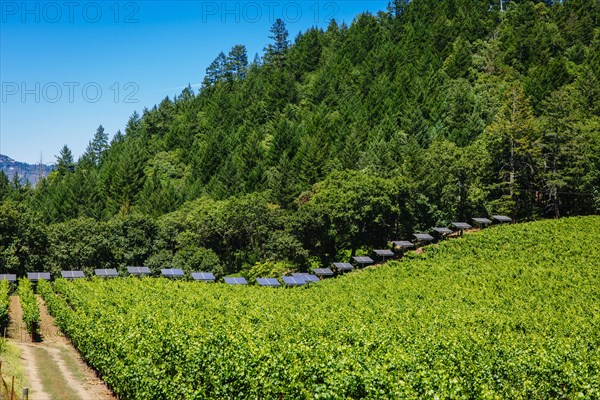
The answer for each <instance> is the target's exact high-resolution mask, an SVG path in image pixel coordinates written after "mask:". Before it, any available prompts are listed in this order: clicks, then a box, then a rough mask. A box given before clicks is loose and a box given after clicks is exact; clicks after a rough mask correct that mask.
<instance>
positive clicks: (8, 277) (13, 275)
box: [0, 274, 17, 283]
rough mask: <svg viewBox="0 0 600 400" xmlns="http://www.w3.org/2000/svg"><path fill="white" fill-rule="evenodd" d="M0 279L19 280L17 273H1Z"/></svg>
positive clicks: (11, 281)
mask: <svg viewBox="0 0 600 400" xmlns="http://www.w3.org/2000/svg"><path fill="white" fill-rule="evenodd" d="M0 281H9V282H10V283H13V282H16V281H17V275H16V274H0Z"/></svg>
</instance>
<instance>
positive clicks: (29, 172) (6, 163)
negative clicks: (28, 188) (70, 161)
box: [0, 154, 54, 186]
mask: <svg viewBox="0 0 600 400" xmlns="http://www.w3.org/2000/svg"><path fill="white" fill-rule="evenodd" d="M53 169H54V165H53V164H28V163H24V162H20V161H16V160H14V159H12V158H10V157H9V156H6V155H4V154H0V171H3V172H4V173H5V174H6V176H7V177H8V179H9V180H12V179H13V177H14V175H15V174H18V176H19V181H20V182H21V184H23V185H24V184H26V183H27V182H29V183H30V184H31V185H32V186H35V185H37V183H38V182H39V181H40V179H41V178H45V177H46V176H48V174H49V173H50V172H51V171H52V170H53Z"/></svg>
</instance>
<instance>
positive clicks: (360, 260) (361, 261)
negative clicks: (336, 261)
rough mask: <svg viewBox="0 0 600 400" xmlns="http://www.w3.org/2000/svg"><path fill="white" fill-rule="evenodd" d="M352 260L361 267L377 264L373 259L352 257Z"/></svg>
mask: <svg viewBox="0 0 600 400" xmlns="http://www.w3.org/2000/svg"><path fill="white" fill-rule="evenodd" d="M352 260H354V262H356V263H357V264H360V265H361V266H365V265H369V264H373V263H374V262H375V261H373V259H372V258H371V257H362V256H355V257H352Z"/></svg>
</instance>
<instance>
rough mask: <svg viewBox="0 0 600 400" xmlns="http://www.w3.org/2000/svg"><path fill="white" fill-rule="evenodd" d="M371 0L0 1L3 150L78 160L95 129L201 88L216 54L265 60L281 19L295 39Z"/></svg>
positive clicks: (32, 158)
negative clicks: (235, 49) (65, 153)
mask: <svg viewBox="0 0 600 400" xmlns="http://www.w3.org/2000/svg"><path fill="white" fill-rule="evenodd" d="M386 5H387V0H372V1H316V0H312V1H287V0H273V1H271V0H264V1H222V0H221V1H178V2H176V1H171V2H166V1H120V2H116V1H114V0H113V1H106V2H105V1H77V0H73V1H69V0H58V1H29V2H22V1H21V0H18V1H9V0H0V83H1V87H0V90H1V93H0V153H2V154H5V155H8V156H9V157H12V158H14V159H16V160H18V161H23V162H29V163H36V162H39V159H40V154H42V155H43V161H44V162H45V163H50V162H53V161H54V160H55V157H54V156H55V155H56V154H58V151H59V149H60V148H61V147H62V146H63V145H64V144H67V145H68V146H69V147H70V148H71V150H72V151H73V153H74V155H75V156H76V157H78V156H79V155H81V154H82V153H83V151H84V150H85V148H86V146H87V143H88V142H89V140H90V139H91V137H92V136H93V134H94V132H95V131H96V128H97V127H98V125H100V124H102V125H103V126H104V128H105V130H106V131H107V132H108V133H109V134H110V135H111V136H112V135H113V134H114V133H115V132H116V131H117V130H118V129H121V130H123V128H124V126H125V124H126V122H127V119H128V118H129V116H130V115H131V114H132V113H133V111H134V110H138V112H140V111H141V110H142V109H143V108H144V107H148V108H150V107H152V106H154V105H155V104H157V103H159V102H160V101H161V100H162V99H163V98H164V97H165V96H167V95H168V96H171V97H172V96H173V95H174V94H179V93H180V92H181V89H182V88H183V87H185V86H186V85H187V84H188V83H189V84H192V85H193V86H194V88H195V89H197V88H198V86H197V85H198V84H199V83H200V82H202V78H203V77H204V71H205V69H206V67H207V66H208V64H209V63H210V62H211V61H212V60H213V59H214V58H215V57H216V56H217V54H218V53H219V52H220V51H223V52H225V53H227V52H228V51H229V50H230V49H231V47H232V46H233V45H235V44H244V45H245V46H246V47H247V49H248V56H249V59H250V60H252V59H253V58H254V54H256V53H259V54H260V55H262V52H263V48H264V47H265V46H266V45H267V44H268V43H269V42H270V39H269V38H268V36H269V28H270V27H271V25H272V24H273V21H274V20H275V19H276V18H283V19H284V21H285V22H286V25H287V28H288V31H289V33H290V39H291V40H293V39H294V37H295V36H296V34H297V33H298V32H300V31H304V30H306V29H307V28H309V27H311V26H319V27H323V28H325V27H326V26H327V25H328V23H329V21H330V20H331V18H335V19H336V20H337V21H338V22H342V21H345V22H347V23H350V22H352V20H353V19H354V17H355V16H356V15H357V14H358V13H360V12H363V11H370V12H372V13H376V12H377V11H379V10H384V9H385V8H386Z"/></svg>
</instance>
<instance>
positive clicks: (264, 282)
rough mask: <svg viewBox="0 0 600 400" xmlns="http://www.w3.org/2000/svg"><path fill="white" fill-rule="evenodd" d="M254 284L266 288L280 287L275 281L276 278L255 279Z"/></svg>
mask: <svg viewBox="0 0 600 400" xmlns="http://www.w3.org/2000/svg"><path fill="white" fill-rule="evenodd" d="M256 283H258V284H259V285H260V286H268V287H280V286H281V283H279V281H278V280H277V278H256Z"/></svg>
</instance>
